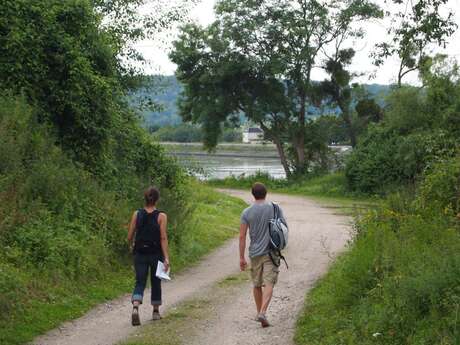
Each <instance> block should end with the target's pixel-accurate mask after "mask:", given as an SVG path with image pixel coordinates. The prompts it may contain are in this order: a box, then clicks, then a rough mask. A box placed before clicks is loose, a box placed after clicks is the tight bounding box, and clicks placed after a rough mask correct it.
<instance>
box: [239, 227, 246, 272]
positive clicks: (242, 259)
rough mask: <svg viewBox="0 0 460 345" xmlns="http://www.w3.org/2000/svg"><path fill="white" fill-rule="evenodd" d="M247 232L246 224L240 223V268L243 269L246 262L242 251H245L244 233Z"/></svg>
mask: <svg viewBox="0 0 460 345" xmlns="http://www.w3.org/2000/svg"><path fill="white" fill-rule="evenodd" d="M247 232H248V225H247V224H244V223H243V224H241V225H240V269H241V270H242V271H244V270H245V269H246V266H247V265H248V263H247V262H246V259H245V257H244V253H245V251H246V235H247Z"/></svg>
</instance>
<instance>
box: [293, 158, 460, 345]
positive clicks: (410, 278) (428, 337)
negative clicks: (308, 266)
mask: <svg viewBox="0 0 460 345" xmlns="http://www.w3.org/2000/svg"><path fill="white" fill-rule="evenodd" d="M458 176H459V170H458V159H457V160H456V161H452V162H450V163H443V164H441V165H439V166H436V167H435V168H434V169H433V170H432V171H431V172H430V173H428V174H427V176H426V177H425V179H424V181H423V182H422V186H424V187H421V189H419V191H418V193H417V195H416V197H415V199H414V198H413V197H412V196H411V195H410V194H409V195H405V194H403V193H398V194H396V195H393V196H391V197H389V198H388V200H387V202H386V204H385V205H384V206H383V207H382V208H381V209H378V210H375V211H370V212H369V213H368V214H367V215H366V216H364V217H362V218H361V219H359V220H358V222H357V225H356V233H355V237H354V241H353V243H352V244H351V245H350V246H351V247H350V250H349V251H347V252H346V253H345V254H343V255H342V256H340V257H339V258H338V259H337V260H336V262H335V263H334V264H333V266H332V268H331V270H330V271H329V273H328V274H327V275H326V277H325V278H323V279H322V280H321V281H320V282H319V284H318V285H317V286H316V287H315V289H314V290H313V291H312V292H311V294H310V296H309V297H308V299H307V302H306V306H305V309H304V312H303V313H302V316H301V317H300V319H299V321H298V325H297V332H296V336H295V340H296V343H297V344H307V343H308V344H324V345H326V344H332V343H341V344H354V343H359V344H375V343H378V344H389V345H390V344H391V345H398V344H417V345H422V344H426V345H428V344H452V345H453V344H457V343H458V342H459V340H460V333H459V330H458V312H459V308H460V290H459V286H460V280H459V279H460V256H459V253H460V228H459V224H458V221H457V220H456V219H455V218H454V217H453V214H452V213H451V212H447V213H444V212H439V206H440V204H439V202H440V201H441V204H444V205H445V204H450V203H451V202H452V199H450V198H449V197H447V198H445V199H444V198H443V197H442V196H441V194H434V191H435V188H436V187H443V186H445V187H444V188H445V189H444V190H446V191H447V190H448V187H447V186H450V187H451V186H455V184H458V180H457V179H458ZM444 181H445V185H443V183H444ZM454 181H456V182H454ZM431 187H432V188H431ZM448 193H449V194H448V195H450V196H452V195H453V193H452V192H451V191H449V192H448ZM457 198H458V196H457ZM420 200H423V201H424V203H423V206H424V207H422V208H417V207H416V205H417V203H419V201H420ZM457 200H458V199H457Z"/></svg>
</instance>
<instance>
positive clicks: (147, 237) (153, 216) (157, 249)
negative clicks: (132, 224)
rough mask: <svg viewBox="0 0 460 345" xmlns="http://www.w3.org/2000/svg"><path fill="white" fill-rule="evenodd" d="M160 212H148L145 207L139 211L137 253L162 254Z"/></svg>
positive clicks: (135, 247)
mask: <svg viewBox="0 0 460 345" xmlns="http://www.w3.org/2000/svg"><path fill="white" fill-rule="evenodd" d="M160 213H161V212H160V211H158V210H155V211H153V212H151V213H148V212H147V211H146V210H145V209H143V208H141V209H139V210H138V211H137V216H136V239H135V241H134V252H135V253H140V254H156V255H161V235H160V225H159V224H158V215H159V214H160Z"/></svg>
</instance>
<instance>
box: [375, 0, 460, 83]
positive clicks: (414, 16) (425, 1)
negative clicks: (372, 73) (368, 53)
mask: <svg viewBox="0 0 460 345" xmlns="http://www.w3.org/2000/svg"><path fill="white" fill-rule="evenodd" d="M389 3H390V4H391V6H392V7H393V8H396V11H394V10H391V11H390V13H391V12H395V13H393V14H392V15H391V21H390V26H389V27H388V29H387V34H388V37H390V39H389V41H386V42H381V43H378V44H377V45H376V50H375V52H374V53H373V57H374V63H375V64H376V66H381V65H382V64H383V63H384V62H385V60H386V59H387V58H389V57H391V56H396V57H397V58H398V59H399V61H400V64H399V69H398V73H397V85H398V87H401V85H402V79H403V78H404V76H406V75H407V74H408V73H410V72H412V71H415V70H418V69H422V68H423V65H424V63H425V62H426V60H427V59H429V54H430V50H431V49H432V46H433V45H434V44H435V45H438V46H441V47H445V45H446V41H447V39H448V38H449V37H450V36H451V35H452V34H453V33H454V32H455V30H456V29H457V24H456V23H455V19H454V11H453V10H452V9H449V8H448V7H447V3H448V0H421V1H416V2H412V1H402V0H392V1H390V2H389Z"/></svg>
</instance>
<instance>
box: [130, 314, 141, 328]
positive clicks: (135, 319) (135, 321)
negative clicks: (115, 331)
mask: <svg viewBox="0 0 460 345" xmlns="http://www.w3.org/2000/svg"><path fill="white" fill-rule="evenodd" d="M131 324H132V325H133V326H140V325H141V319H140V318H139V313H133V314H132V315H131Z"/></svg>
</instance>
